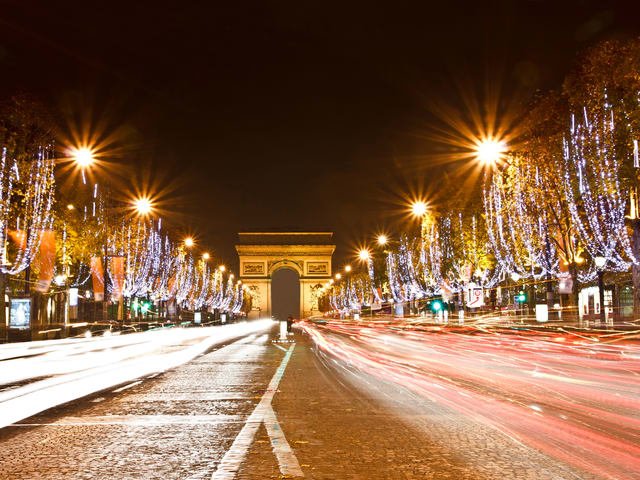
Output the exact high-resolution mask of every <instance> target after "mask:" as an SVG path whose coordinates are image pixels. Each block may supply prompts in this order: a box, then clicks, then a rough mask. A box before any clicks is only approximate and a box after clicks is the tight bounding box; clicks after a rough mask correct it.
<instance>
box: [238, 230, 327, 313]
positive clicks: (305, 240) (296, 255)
mask: <svg viewBox="0 0 640 480" xmlns="http://www.w3.org/2000/svg"><path fill="white" fill-rule="evenodd" d="M238 236H239V237H240V241H239V244H238V245H236V250H237V252H238V256H239V257H240V280H242V283H243V284H244V285H246V286H247V288H248V289H249V290H250V292H251V296H252V297H253V304H252V313H251V315H250V317H252V318H255V317H256V316H258V315H259V316H260V317H262V318H264V317H270V316H271V305H272V303H271V276H272V275H273V274H274V273H275V272H276V271H278V270H280V269H282V268H288V269H290V270H294V271H295V272H296V273H297V274H298V276H299V278H300V309H301V311H300V317H299V318H305V317H309V316H310V315H314V314H317V313H319V312H318V299H317V295H318V291H319V290H320V289H321V288H322V286H323V285H324V284H325V283H326V282H327V281H329V279H331V256H332V255H333V251H334V250H335V245H334V244H333V243H332V242H333V233H332V232H245V233H239V234H238ZM258 309H259V310H258Z"/></svg>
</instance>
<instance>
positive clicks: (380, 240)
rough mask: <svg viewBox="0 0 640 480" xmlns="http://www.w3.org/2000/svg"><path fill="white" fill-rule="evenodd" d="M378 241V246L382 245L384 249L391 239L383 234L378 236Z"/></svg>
mask: <svg viewBox="0 0 640 480" xmlns="http://www.w3.org/2000/svg"><path fill="white" fill-rule="evenodd" d="M377 241H378V245H380V246H381V247H384V246H385V245H386V244H387V243H388V242H389V239H388V238H387V236H386V235H385V234H384V233H382V234H380V235H378V238H377Z"/></svg>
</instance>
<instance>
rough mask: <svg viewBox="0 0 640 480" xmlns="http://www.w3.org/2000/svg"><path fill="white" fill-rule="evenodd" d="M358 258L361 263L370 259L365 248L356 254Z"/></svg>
mask: <svg viewBox="0 0 640 480" xmlns="http://www.w3.org/2000/svg"><path fill="white" fill-rule="evenodd" d="M358 258H360V260H362V261H363V262H366V261H367V260H369V259H370V258H371V253H369V250H367V249H366V248H363V249H361V250H360V251H359V252H358Z"/></svg>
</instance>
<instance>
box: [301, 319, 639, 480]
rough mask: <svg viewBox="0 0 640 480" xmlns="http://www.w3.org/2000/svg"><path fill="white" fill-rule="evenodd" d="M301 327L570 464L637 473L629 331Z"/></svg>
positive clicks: (371, 367)
mask: <svg viewBox="0 0 640 480" xmlns="http://www.w3.org/2000/svg"><path fill="white" fill-rule="evenodd" d="M300 327H301V328H302V329H303V330H304V331H305V332H307V333H308V334H309V335H310V336H311V337H312V338H313V339H314V341H315V342H316V344H317V346H318V347H319V348H320V349H321V350H322V351H323V352H325V353H326V354H328V355H330V356H333V357H334V358H336V359H339V360H341V361H342V362H344V363H345V364H347V365H349V366H350V368H351V369H354V368H355V369H357V370H359V371H361V372H363V373H366V374H369V375H373V376H376V377H378V378H380V379H382V380H385V381H391V382H395V383H397V384H400V385H402V386H404V387H406V388H408V389H410V390H412V391H414V392H416V393H418V394H420V395H421V396H423V397H424V398H427V399H429V400H431V401H433V402H436V403H437V404H439V405H442V406H444V407H446V408H447V409H450V410H451V411H454V412H458V413H460V414H463V415H465V416H468V417H471V418H472V419H473V420H474V421H477V422H480V423H482V424H484V425H488V426H491V427H493V428H495V429H498V430H499V431H501V432H503V433H505V434H506V435H509V436H510V437H511V438H514V439H516V440H517V441H519V442H522V443H523V444H526V445H529V446H530V447H533V448H535V449H537V450H539V451H542V452H543V453H545V454H547V455H549V456H551V457H554V458H556V459H558V460H560V461H562V462H565V463H566V464H569V465H572V466H573V467H576V468H578V469H581V470H583V471H585V472H588V473H590V474H593V475H597V476H598V477H601V478H610V479H628V478H633V476H632V475H636V474H637V473H638V472H640V343H639V342H637V341H635V340H633V339H630V338H631V337H633V336H634V334H633V333H630V334H627V335H624V336H619V337H618V338H616V337H615V336H606V335H605V334H594V333H589V332H586V333H584V334H578V335H576V334H575V333H574V332H564V331H558V330H547V331H545V330H543V331H536V330H527V329H524V328H523V329H508V328H496V329H486V330H483V331H480V330H477V329H473V328H459V327H446V326H442V327H441V326H437V327H412V328H399V326H398V325H394V324H385V323H371V324H354V323H345V322H329V323H327V324H326V325H316V324H313V323H310V322H304V323H301V324H300ZM635 333H636V334H637V332H635ZM614 340H615V342H614V343H607V342H612V341H614Z"/></svg>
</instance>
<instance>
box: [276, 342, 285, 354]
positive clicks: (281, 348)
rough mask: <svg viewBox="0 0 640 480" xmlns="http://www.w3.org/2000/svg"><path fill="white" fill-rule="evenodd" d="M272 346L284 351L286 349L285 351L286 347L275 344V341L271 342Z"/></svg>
mask: <svg viewBox="0 0 640 480" xmlns="http://www.w3.org/2000/svg"><path fill="white" fill-rule="evenodd" d="M273 346H274V347H276V348H279V349H280V350H282V351H283V352H286V351H287V349H286V348H284V347H281V346H280V345H278V344H276V343H274V344H273Z"/></svg>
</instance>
